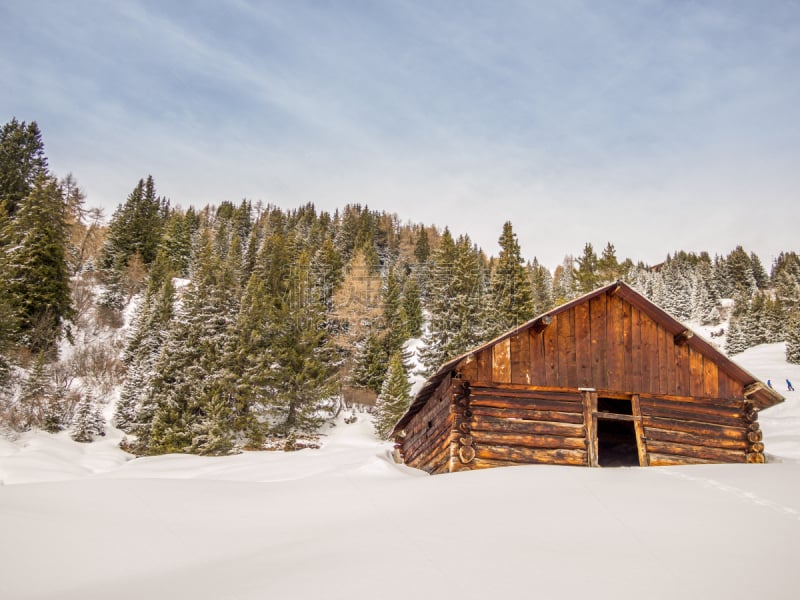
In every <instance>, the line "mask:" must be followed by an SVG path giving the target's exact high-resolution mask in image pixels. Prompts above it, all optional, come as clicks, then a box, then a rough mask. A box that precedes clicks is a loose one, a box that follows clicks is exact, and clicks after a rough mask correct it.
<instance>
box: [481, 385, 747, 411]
mask: <svg viewBox="0 0 800 600" xmlns="http://www.w3.org/2000/svg"><path fill="white" fill-rule="evenodd" d="M511 385H513V384H505V385H498V386H482V385H472V386H471V387H470V397H471V398H479V397H481V396H492V397H494V396H500V397H508V398H541V399H543V400H560V401H562V402H580V401H581V398H582V397H581V395H580V392H577V391H576V392H573V391H565V390H563V389H561V388H546V389H524V388H523V386H515V387H511ZM735 406H741V403H739V404H736V405H735Z"/></svg>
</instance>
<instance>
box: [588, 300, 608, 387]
mask: <svg viewBox="0 0 800 600" xmlns="http://www.w3.org/2000/svg"><path fill="white" fill-rule="evenodd" d="M606 301H607V296H606V295H605V294H601V295H600V296H596V297H594V298H592V299H591V300H589V328H590V330H591V340H592V387H595V388H607V387H608V370H607V369H608V337H607V336H608V334H607V331H606V320H607V319H606V310H607V306H606V305H607V302H606Z"/></svg>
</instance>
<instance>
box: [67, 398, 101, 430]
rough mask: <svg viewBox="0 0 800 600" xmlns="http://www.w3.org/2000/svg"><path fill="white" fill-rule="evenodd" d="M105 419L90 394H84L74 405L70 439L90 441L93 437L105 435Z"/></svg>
mask: <svg viewBox="0 0 800 600" xmlns="http://www.w3.org/2000/svg"><path fill="white" fill-rule="evenodd" d="M105 427H106V425H105V420H104V419H103V413H102V411H101V410H100V407H99V406H97V405H96V404H95V403H94V399H93V398H92V395H91V394H88V393H87V394H85V395H84V396H83V398H82V399H81V401H80V402H78V406H76V407H75V417H74V418H73V421H72V435H71V437H72V439H73V440H75V441H76V442H92V441H94V439H95V437H97V436H103V435H105V434H106V433H105Z"/></svg>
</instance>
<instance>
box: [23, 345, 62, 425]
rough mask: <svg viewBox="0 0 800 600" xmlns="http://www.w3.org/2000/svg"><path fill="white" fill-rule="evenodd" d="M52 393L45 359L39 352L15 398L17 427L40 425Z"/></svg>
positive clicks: (43, 420)
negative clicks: (17, 396)
mask: <svg viewBox="0 0 800 600" xmlns="http://www.w3.org/2000/svg"><path fill="white" fill-rule="evenodd" d="M52 394H53V383H52V380H51V378H50V373H49V370H48V367H47V361H46V358H45V355H44V353H41V352H40V353H39V354H38V355H37V356H36V360H35V361H34V363H33V367H32V368H31V371H30V373H29V375H28V378H27V379H26V380H25V383H24V384H23V385H22V389H21V391H20V394H19V398H18V399H17V407H18V410H17V414H16V417H15V420H16V422H17V423H16V426H17V428H18V429H21V430H23V431H26V430H28V429H32V428H34V427H41V426H42V425H43V424H44V422H45V416H46V414H47V413H48V404H49V400H50V398H51V397H52Z"/></svg>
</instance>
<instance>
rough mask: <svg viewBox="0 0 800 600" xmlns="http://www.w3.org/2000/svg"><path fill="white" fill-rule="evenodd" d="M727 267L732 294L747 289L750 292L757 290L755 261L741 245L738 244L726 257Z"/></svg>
mask: <svg viewBox="0 0 800 600" xmlns="http://www.w3.org/2000/svg"><path fill="white" fill-rule="evenodd" d="M725 267H726V270H727V275H728V278H729V280H730V283H731V293H732V294H736V292H737V291H745V292H747V293H748V294H752V293H753V292H755V290H756V288H757V286H756V279H755V277H754V275H753V263H752V261H751V259H750V256H749V255H748V254H747V253H746V252H745V251H744V249H743V248H742V247H741V246H736V248H735V249H734V250H733V251H732V252H731V253H730V254H728V256H727V258H726V259H725Z"/></svg>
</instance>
